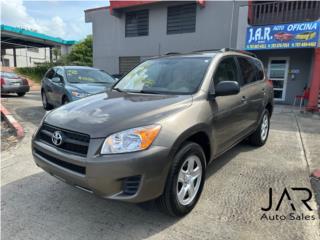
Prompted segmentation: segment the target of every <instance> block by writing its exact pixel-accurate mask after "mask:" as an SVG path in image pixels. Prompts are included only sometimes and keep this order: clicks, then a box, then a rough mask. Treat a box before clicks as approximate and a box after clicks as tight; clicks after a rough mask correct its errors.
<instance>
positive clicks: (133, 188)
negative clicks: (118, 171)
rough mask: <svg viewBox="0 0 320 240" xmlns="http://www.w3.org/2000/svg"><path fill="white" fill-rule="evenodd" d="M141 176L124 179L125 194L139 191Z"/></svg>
mask: <svg viewBox="0 0 320 240" xmlns="http://www.w3.org/2000/svg"><path fill="white" fill-rule="evenodd" d="M140 181H141V176H133V177H128V178H125V179H124V180H123V194H126V195H134V194H136V192H137V191H138V188H139V185H140Z"/></svg>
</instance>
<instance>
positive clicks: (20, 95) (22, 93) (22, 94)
mask: <svg viewBox="0 0 320 240" xmlns="http://www.w3.org/2000/svg"><path fill="white" fill-rule="evenodd" d="M17 95H18V96H19V97H23V96H24V95H26V93H25V92H19V93H17Z"/></svg>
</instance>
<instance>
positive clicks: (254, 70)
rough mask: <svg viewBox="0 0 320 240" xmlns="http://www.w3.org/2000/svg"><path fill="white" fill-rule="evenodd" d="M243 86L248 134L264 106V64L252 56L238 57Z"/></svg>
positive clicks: (245, 129)
mask: <svg viewBox="0 0 320 240" xmlns="http://www.w3.org/2000/svg"><path fill="white" fill-rule="evenodd" d="M237 60H238V63H239V67H240V72H241V77H242V82H243V86H242V87H241V93H242V95H243V96H245V97H246V100H247V106H246V109H245V111H246V124H245V126H244V129H243V134H247V133H248V132H250V131H251V130H252V129H253V128H255V127H256V125H257V122H258V120H259V116H260V114H261V109H262V108H263V99H264V94H265V83H264V74H263V66H262V64H261V63H260V62H259V61H257V60H254V59H252V58H246V57H237Z"/></svg>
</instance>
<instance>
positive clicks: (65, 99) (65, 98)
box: [62, 96, 70, 105]
mask: <svg viewBox="0 0 320 240" xmlns="http://www.w3.org/2000/svg"><path fill="white" fill-rule="evenodd" d="M69 102H70V100H69V98H68V97H67V96H64V97H63V99H62V105H65V104H67V103H69Z"/></svg>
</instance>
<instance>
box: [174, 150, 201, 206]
mask: <svg viewBox="0 0 320 240" xmlns="http://www.w3.org/2000/svg"><path fill="white" fill-rule="evenodd" d="M201 178H202V165H201V161H200V159H199V157H198V156H196V155H191V156H189V157H187V159H186V160H185V161H184V163H183V164H182V166H181V168H180V171H179V175H178V182H177V187H176V194H177V197H178V201H179V203H180V204H181V205H184V206H185V205H188V204H190V203H191V202H192V201H193V200H194V198H195V197H196V196H197V194H198V192H199V188H200V184H201Z"/></svg>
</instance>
